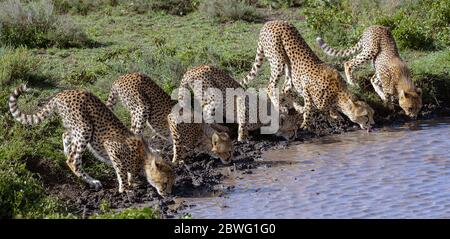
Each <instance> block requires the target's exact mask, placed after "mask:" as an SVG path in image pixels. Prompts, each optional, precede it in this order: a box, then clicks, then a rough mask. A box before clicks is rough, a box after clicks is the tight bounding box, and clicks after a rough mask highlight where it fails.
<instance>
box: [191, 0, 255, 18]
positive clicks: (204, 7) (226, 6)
mask: <svg viewBox="0 0 450 239" xmlns="http://www.w3.org/2000/svg"><path fill="white" fill-rule="evenodd" d="M199 8H200V11H201V12H202V13H203V14H204V15H205V16H207V17H208V18H210V19H213V20H215V21H218V22H229V21H237V20H244V21H248V22H252V21H257V20H259V19H260V18H261V16H260V15H259V14H258V13H257V12H256V9H255V7H253V6H251V5H248V4H246V3H245V2H244V1H241V0H204V1H203V2H202V3H201V4H200V7H199Z"/></svg>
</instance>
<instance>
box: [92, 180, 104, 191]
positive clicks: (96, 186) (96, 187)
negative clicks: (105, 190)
mask: <svg viewBox="0 0 450 239" xmlns="http://www.w3.org/2000/svg"><path fill="white" fill-rule="evenodd" d="M89 186H90V187H91V188H93V189H94V190H100V189H101V188H102V187H103V186H102V183H101V182H100V181H98V180H92V181H91V182H90V183H89Z"/></svg>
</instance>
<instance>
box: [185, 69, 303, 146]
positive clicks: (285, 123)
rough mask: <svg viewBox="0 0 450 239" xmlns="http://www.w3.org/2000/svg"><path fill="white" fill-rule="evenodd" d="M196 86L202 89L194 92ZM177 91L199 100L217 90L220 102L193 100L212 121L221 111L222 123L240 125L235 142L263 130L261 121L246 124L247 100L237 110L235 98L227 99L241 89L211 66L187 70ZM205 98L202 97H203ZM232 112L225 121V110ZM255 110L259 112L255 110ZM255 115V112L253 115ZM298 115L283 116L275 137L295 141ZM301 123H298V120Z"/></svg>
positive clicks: (223, 73)
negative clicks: (198, 84) (191, 93)
mask: <svg viewBox="0 0 450 239" xmlns="http://www.w3.org/2000/svg"><path fill="white" fill-rule="evenodd" d="M196 83H201V86H202V88H201V89H200V88H198V89H197V88H195V87H194V86H195V84H196ZM180 87H182V88H186V89H190V90H192V91H193V92H194V95H196V96H200V95H201V93H202V92H203V93H204V92H206V91H207V89H208V88H214V89H218V90H220V91H221V92H222V96H223V98H222V100H221V101H217V100H216V99H215V98H214V97H213V96H209V97H203V98H198V99H196V100H198V101H200V102H201V105H202V109H203V112H204V114H206V115H207V116H211V117H213V116H214V115H215V113H216V111H215V110H216V109H218V108H219V109H220V108H222V109H223V116H224V118H225V119H224V120H223V121H224V122H225V123H226V122H232V123H236V122H237V123H239V128H238V141H244V140H247V137H248V131H253V130H257V129H259V128H261V127H262V126H264V124H262V123H261V122H260V121H258V122H255V123H249V108H250V107H249V102H248V100H247V101H246V102H245V107H244V108H242V107H240V104H238V100H237V97H235V98H232V99H229V98H227V97H226V90H227V89H233V90H236V89H241V90H242V91H243V87H242V86H241V84H240V83H239V82H237V81H236V80H235V79H233V78H232V77H231V76H230V75H229V74H227V73H226V72H225V71H223V70H220V69H218V68H216V67H214V66H210V65H200V66H197V67H194V68H192V69H190V70H188V71H187V72H186V73H185V74H184V76H183V78H182V80H181V85H180ZM204 96H205V95H204ZM285 98H286V97H281V100H282V101H283V100H286V101H288V100H287V99H285ZM182 101H183V94H180V96H179V102H182ZM227 108H230V109H231V108H232V109H234V112H233V113H232V115H233V116H234V117H233V118H231V119H226V117H225V116H226V115H227V112H226V109H227ZM256 109H257V110H258V109H259V108H258V107H256ZM256 114H258V111H257V112H256ZM298 116H299V115H298V114H297V113H296V112H295V113H291V114H288V113H282V114H281V115H280V119H279V122H280V129H279V131H278V133H277V134H278V135H280V136H283V137H285V138H286V139H290V138H294V137H295V136H296V133H297V129H298V127H299V126H300V123H299V119H300V117H298ZM206 120H211V122H212V121H213V120H214V118H211V119H209V118H208V117H207V119H206ZM300 120H301V119H300Z"/></svg>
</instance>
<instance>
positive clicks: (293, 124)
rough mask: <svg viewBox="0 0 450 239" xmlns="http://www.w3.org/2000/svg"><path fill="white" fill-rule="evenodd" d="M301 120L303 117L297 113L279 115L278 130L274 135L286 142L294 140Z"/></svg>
mask: <svg viewBox="0 0 450 239" xmlns="http://www.w3.org/2000/svg"><path fill="white" fill-rule="evenodd" d="M302 120H303V116H302V115H301V114H298V113H297V112H293V113H291V112H288V113H287V114H280V128H279V129H278V132H277V134H276V135H277V136H281V137H283V138H285V139H286V140H291V139H295V138H296V137H297V131H298V129H299V127H300V124H301V122H302Z"/></svg>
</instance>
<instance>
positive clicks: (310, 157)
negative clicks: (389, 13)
mask: <svg viewBox="0 0 450 239" xmlns="http://www.w3.org/2000/svg"><path fill="white" fill-rule="evenodd" d="M409 127H411V128H412V129H413V130H410V129H409ZM414 127H415V128H414ZM448 135H450V118H449V119H443V120H441V121H440V122H436V121H425V122H419V123H417V124H415V125H411V126H408V125H405V126H402V127H397V128H385V129H383V130H378V131H375V132H374V133H371V134H367V133H365V132H362V131H356V132H350V133H346V134H341V135H333V136H329V137H325V138H323V139H319V140H316V141H311V142H307V143H304V144H298V145H295V146H292V147H291V148H289V149H287V150H282V151H275V152H267V153H266V155H265V159H266V160H271V161H277V159H281V158H282V159H283V160H293V161H296V162H298V163H297V164H291V165H289V164H280V165H276V166H273V167H271V168H266V169H260V170H255V171H254V172H253V174H251V175H245V176H244V177H243V179H239V180H229V181H227V182H225V183H229V184H232V185H233V186H235V189H234V190H232V191H231V192H230V193H229V194H228V195H227V197H226V198H225V197H220V198H208V199H204V198H202V199H189V198H188V199H186V200H187V201H188V202H191V203H193V204H197V205H201V206H197V207H194V208H191V209H189V211H190V212H191V213H192V215H193V216H194V217H195V218H205V217H206V218H273V217H275V218H413V217H414V218H450V200H449V199H450V140H449V137H448ZM312 169H314V171H311V170H312ZM223 205H226V206H227V207H223Z"/></svg>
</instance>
